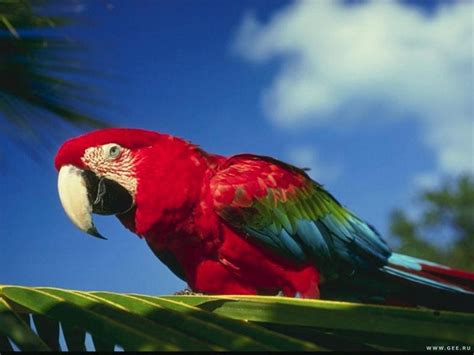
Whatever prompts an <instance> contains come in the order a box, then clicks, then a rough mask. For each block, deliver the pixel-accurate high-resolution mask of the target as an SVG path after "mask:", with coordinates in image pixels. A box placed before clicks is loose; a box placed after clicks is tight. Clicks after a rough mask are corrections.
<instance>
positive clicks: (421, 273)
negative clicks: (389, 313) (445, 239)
mask: <svg viewBox="0 0 474 355" xmlns="http://www.w3.org/2000/svg"><path fill="white" fill-rule="evenodd" d="M381 271H382V272H383V273H386V274H387V275H389V277H392V278H393V279H394V280H395V281H398V282H401V283H405V284H406V285H407V284H411V286H412V288H411V292H412V294H411V295H408V296H407V297H411V296H412V297H413V299H414V300H415V299H416V304H417V305H425V306H428V307H435V308H445V309H452V310H461V311H470V312H472V311H474V273H472V272H468V271H462V270H458V269H452V268H449V267H447V266H444V265H441V264H436V263H433V262H430V261H426V260H422V259H418V258H413V257H410V256H407V255H402V254H396V253H393V254H392V255H391V256H390V258H389V259H388V264H387V265H386V266H384V267H383V268H382V269H381Z"/></svg>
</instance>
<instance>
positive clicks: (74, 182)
mask: <svg viewBox="0 0 474 355" xmlns="http://www.w3.org/2000/svg"><path fill="white" fill-rule="evenodd" d="M58 191H59V198H60V200H61V204H62V205H63V208H64V211H65V212H66V214H67V215H68V217H69V218H70V219H71V221H72V223H74V225H75V226H76V227H78V228H79V229H80V230H82V231H84V232H86V233H88V234H90V235H92V236H94V237H97V238H101V239H106V238H104V237H103V236H102V235H101V234H100V233H99V232H98V231H97V228H96V227H95V226H94V222H93V221H92V213H97V214H101V215H114V214H121V213H125V212H127V211H129V210H130V209H131V208H132V207H133V203H134V202H133V198H132V196H131V195H130V193H129V192H128V191H127V190H126V189H125V188H124V187H122V186H121V185H120V184H119V183H117V182H115V181H113V180H110V179H106V178H103V177H100V178H99V177H97V175H95V174H94V173H93V172H91V171H89V170H82V169H79V168H76V167H75V166H73V165H66V166H63V167H62V168H61V170H60V171H59V175H58Z"/></svg>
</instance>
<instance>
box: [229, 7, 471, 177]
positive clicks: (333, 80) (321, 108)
mask: <svg viewBox="0 0 474 355" xmlns="http://www.w3.org/2000/svg"><path fill="white" fill-rule="evenodd" d="M472 4H473V3H472V2H470V1H466V2H460V3H458V4H456V5H450V6H444V7H441V8H439V9H438V11H437V12H436V13H435V14H433V15H430V16H427V15H424V14H422V13H421V12H419V11H417V10H416V9H414V8H413V7H407V6H404V5H401V4H400V3H397V2H389V1H374V2H367V3H364V4H361V5H356V6H345V5H343V4H342V3H340V2H336V1H332V0H331V1H301V2H295V3H293V4H291V5H289V6H287V7H286V8H284V9H282V10H280V11H279V12H278V13H276V14H275V15H274V16H273V17H272V18H271V20H270V21H269V22H268V23H261V22H259V21H258V20H257V19H256V17H255V16H254V15H253V14H250V13H249V14H247V15H246V16H244V18H243V21H242V24H241V26H240V28H239V31H238V34H237V37H236V40H235V43H234V47H235V49H236V51H237V52H238V53H239V54H240V55H242V56H243V57H244V58H246V59H248V60H249V61H252V62H256V63H263V62H267V61H269V60H272V59H274V58H279V59H281V60H282V61H281V67H280V70H279V72H278V73H277V74H276V77H275V78H274V80H273V82H272V83H271V85H270V86H269V87H268V88H266V89H265V90H264V92H263V95H262V105H263V109H264V111H265V113H266V114H267V116H268V117H269V118H270V119H271V120H272V121H273V122H274V123H275V124H278V125H279V126H281V127H292V126H298V127H302V126H303V127H305V126H307V125H334V126H335V125H338V126H343V125H347V124H348V123H354V122H360V121H361V120H364V122H365V123H368V124H370V122H371V121H370V120H383V119H388V118H390V119H393V118H396V117H405V118H412V119H416V120H417V121H418V122H419V123H420V127H421V130H422V137H421V138H422V141H423V143H424V144H425V145H426V146H427V147H429V148H430V149H431V150H432V151H433V152H434V153H435V154H436V157H437V167H436V168H435V170H436V172H439V173H460V172H462V171H466V170H471V171H474V163H473V156H474V147H473V136H474V125H473V114H474V113H473V92H474V91H473V89H474V87H473V81H474V78H473V71H472V70H473V69H472V68H473V53H474V52H473V45H474V44H473V43H474V29H473V27H474V25H473V22H474V21H473V18H472V13H473V11H474V8H473V5H472ZM374 105H383V107H384V108H385V109H386V115H384V116H383V117H374V116H373V115H371V114H370V109H371V108H373V107H374ZM425 174H426V173H425Z"/></svg>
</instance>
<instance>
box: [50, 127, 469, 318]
mask: <svg viewBox="0 0 474 355" xmlns="http://www.w3.org/2000/svg"><path fill="white" fill-rule="evenodd" d="M55 166H56V169H57V170H58V171H59V175H58V189H59V196H60V200H61V203H62V205H63V207H64V209H65V212H66V214H67V215H68V216H69V218H70V219H71V220H72V222H73V223H74V224H75V225H76V226H77V227H78V228H79V229H81V230H83V231H85V232H87V233H89V234H91V235H93V236H96V237H99V238H103V237H102V236H101V235H100V233H99V232H98V231H97V229H96V228H95V226H94V224H93V221H92V213H98V214H105V215H112V214H114V215H116V216H117V217H118V219H119V220H120V221H121V222H122V223H123V225H124V226H125V227H126V228H128V229H129V230H131V231H132V232H133V233H135V234H137V235H138V236H139V237H141V238H143V239H145V240H146V242H147V243H148V245H149V246H150V248H151V249H152V250H153V252H154V253H155V254H156V255H157V256H158V258H159V259H160V260H161V261H162V262H164V263H165V264H166V265H167V266H168V267H169V268H170V269H171V270H172V271H173V272H174V273H175V274H176V275H177V276H178V277H180V278H182V279H183V280H185V281H186V282H187V283H188V285H189V286H190V287H191V288H192V289H193V290H195V291H198V292H203V293H207V294H249V295H254V294H266V295H274V294H281V293H282V294H283V295H285V296H298V295H299V296H300V297H311V298H318V297H322V298H333V299H346V300H358V301H367V302H387V303H392V304H393V303H398V304H407V305H423V306H428V307H434V308H445V309H455V310H469V311H472V310H474V273H470V272H465V271H460V270H455V269H451V268H448V267H445V266H442V265H439V264H435V263H432V262H428V261H425V260H420V259H416V258H413V257H409V256H405V255H400V254H396V253H393V252H392V251H391V250H390V248H389V247H388V245H387V244H386V243H385V241H384V240H383V239H382V238H381V236H380V235H379V233H377V231H376V230H375V229H374V228H373V227H372V226H371V225H369V224H367V223H366V222H364V221H363V220H361V219H360V218H358V217H357V216H356V215H355V214H353V213H352V212H350V211H349V210H348V209H346V208H345V207H343V206H342V205H341V204H340V203H339V202H338V201H337V200H336V199H335V198H334V197H333V196H332V195H331V194H329V193H328V192H327V191H325V190H324V189H323V187H322V186H321V185H320V184H318V183H317V182H315V181H313V180H311V178H309V176H308V175H307V174H306V173H305V171H304V170H302V169H299V168H297V167H294V166H292V165H289V164H286V163H283V162H281V161H279V160H276V159H273V158H270V157H265V156H258V155H253V154H240V155H235V156H232V157H229V158H226V157H223V156H220V155H214V154H209V153H206V152H205V151H203V150H202V149H200V148H199V147H197V146H196V145H193V144H191V143H189V142H187V141H185V140H182V139H179V138H176V137H173V136H170V135H165V134H160V133H157V132H152V131H146V130H141V129H122V128H110V129H102V130H98V131H94V132H91V133H88V134H85V135H82V136H79V137H76V138H73V139H70V140H68V141H66V142H65V143H64V144H63V145H62V146H61V148H60V149H59V151H58V153H57V156H56V159H55Z"/></svg>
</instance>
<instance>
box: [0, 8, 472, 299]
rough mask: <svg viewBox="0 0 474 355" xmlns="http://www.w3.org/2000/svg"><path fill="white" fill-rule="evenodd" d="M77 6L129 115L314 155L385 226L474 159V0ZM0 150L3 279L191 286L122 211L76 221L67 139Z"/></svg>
mask: <svg viewBox="0 0 474 355" xmlns="http://www.w3.org/2000/svg"><path fill="white" fill-rule="evenodd" d="M75 4H77V6H74V7H73V8H72V9H73V10H74V11H76V12H77V13H78V15H79V16H81V17H82V18H83V19H84V21H83V22H82V23H81V24H79V25H77V26H74V27H71V28H69V29H68V30H67V34H68V35H69V36H71V37H72V38H77V39H79V40H81V41H82V42H84V43H86V44H87V45H88V47H89V53H88V60H89V62H90V63H91V64H92V65H93V66H94V67H96V68H99V69H100V70H102V71H104V72H105V73H107V74H108V77H109V76H110V77H111V79H97V80H94V81H95V82H96V83H97V86H98V87H99V88H100V89H101V91H102V92H103V97H104V98H105V99H106V100H107V101H108V103H109V104H110V105H109V107H108V108H107V109H105V108H103V109H101V110H100V112H103V113H104V115H105V116H106V118H107V119H108V120H109V121H110V122H112V123H114V124H115V125H117V126H123V127H126V126H129V127H141V128H147V129H152V130H158V131H161V132H166V133H171V134H174V135H177V136H180V137H183V138H186V139H188V140H191V141H193V142H195V143H197V144H199V145H201V146H202V147H203V148H204V149H206V150H208V151H210V152H216V153H220V154H224V155H231V154H236V153H242V152H252V153H257V154H264V155H271V156H274V157H277V158H279V159H282V160H285V161H288V162H291V163H294V164H297V165H300V166H305V167H310V168H311V169H312V171H311V174H312V176H313V177H314V178H315V179H317V180H318V181H319V182H321V183H323V184H324V185H325V186H326V187H327V188H328V189H329V190H330V191H331V192H332V193H333V194H334V195H335V196H336V197H337V198H338V199H339V200H340V201H341V202H342V203H343V204H345V205H346V206H348V207H349V208H350V209H352V210H353V211H354V212H355V213H357V214H358V215H359V216H361V217H362V218H364V219H366V220H368V221H370V222H371V223H372V224H373V225H375V226H376V227H377V228H378V229H379V230H380V231H381V232H382V233H384V234H386V233H387V228H388V216H389V213H390V211H391V210H392V209H393V208H395V207H405V208H408V209H410V210H414V207H413V206H414V200H413V192H414V191H416V190H417V189H418V188H419V187H420V186H430V185H433V184H436V183H437V182H438V181H439V179H440V178H442V177H443V176H451V175H456V174H458V173H460V172H463V171H468V170H470V171H471V172H472V171H473V161H472V156H473V154H472V153H473V143H472V139H473V121H472V117H473V106H472V92H473V91H472V87H473V75H472V74H473V73H472V49H473V48H472V43H473V38H472V37H473V28H472V27H473V24H472V19H470V13H472V3H471V2H464V3H461V4H454V5H453V4H451V5H446V2H444V1H443V2H437V1H433V2H425V1H405V2H403V3H398V2H394V3H390V2H372V3H371V2H359V1H348V2H345V3H336V2H329V1H312V2H301V3H293V2H288V1H218V0H213V1H208V0H206V1H204V0H200V1H190V0H187V1H184V0H179V1H150V0H149V1H145V0H143V1H131V0H127V1H100V2H99V1H91V2H85V3H84V2H77V3H75ZM52 129H54V128H53V127H52ZM62 135H63V137H62V138H63V139H65V138H67V135H66V134H62ZM60 143H61V142H60V141H58V142H57V147H59V145H60ZM57 147H56V148H57ZM2 149H3V150H4V153H3V154H5V155H7V156H8V160H7V162H6V167H5V169H4V171H3V172H1V173H0V179H1V185H0V189H1V191H0V192H1V195H2V197H3V207H2V209H1V210H0V222H1V223H0V236H1V243H2V244H1V245H2V246H1V248H0V284H22V285H47V286H56V287H67V288H74V289H85V290H92V289H103V290H114V291H127V292H143V293H151V294H165V293H170V292H174V291H176V290H179V289H182V288H183V287H184V284H183V283H182V282H181V281H179V280H178V279H177V278H176V277H175V276H173V275H172V274H171V272H169V271H168V270H167V269H166V268H165V267H164V266H163V265H162V264H161V263H160V262H159V261H158V260H157V259H155V257H154V256H153V254H152V253H151V251H149V250H148V248H147V246H146V244H145V242H143V241H142V240H140V239H139V238H137V237H136V236H134V235H132V234H131V233H130V232H128V231H126V230H125V229H124V228H123V227H122V226H121V225H120V223H119V222H118V221H116V220H115V219H114V218H112V217H98V218H96V219H95V221H96V225H97V226H98V228H99V230H101V232H102V233H103V234H104V235H106V236H107V237H108V238H109V240H108V241H99V240H96V239H94V238H89V237H87V236H86V235H84V234H82V233H81V232H79V231H78V230H76V229H75V228H74V226H73V225H72V224H71V223H70V222H69V220H68V219H67V217H66V216H65V214H64V212H63V211H62V208H61V205H60V202H59V199H58V196H57V190H56V172H55V170H54V168H53V164H52V161H53V157H54V154H55V151H54V149H52V150H51V151H49V152H47V153H45V154H44V155H45V159H44V161H40V162H33V161H32V160H31V159H30V158H29V157H28V156H26V155H24V154H23V153H22V152H21V151H20V150H18V149H17V148H15V147H14V146H13V145H12V144H10V143H8V142H3V143H2Z"/></svg>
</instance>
